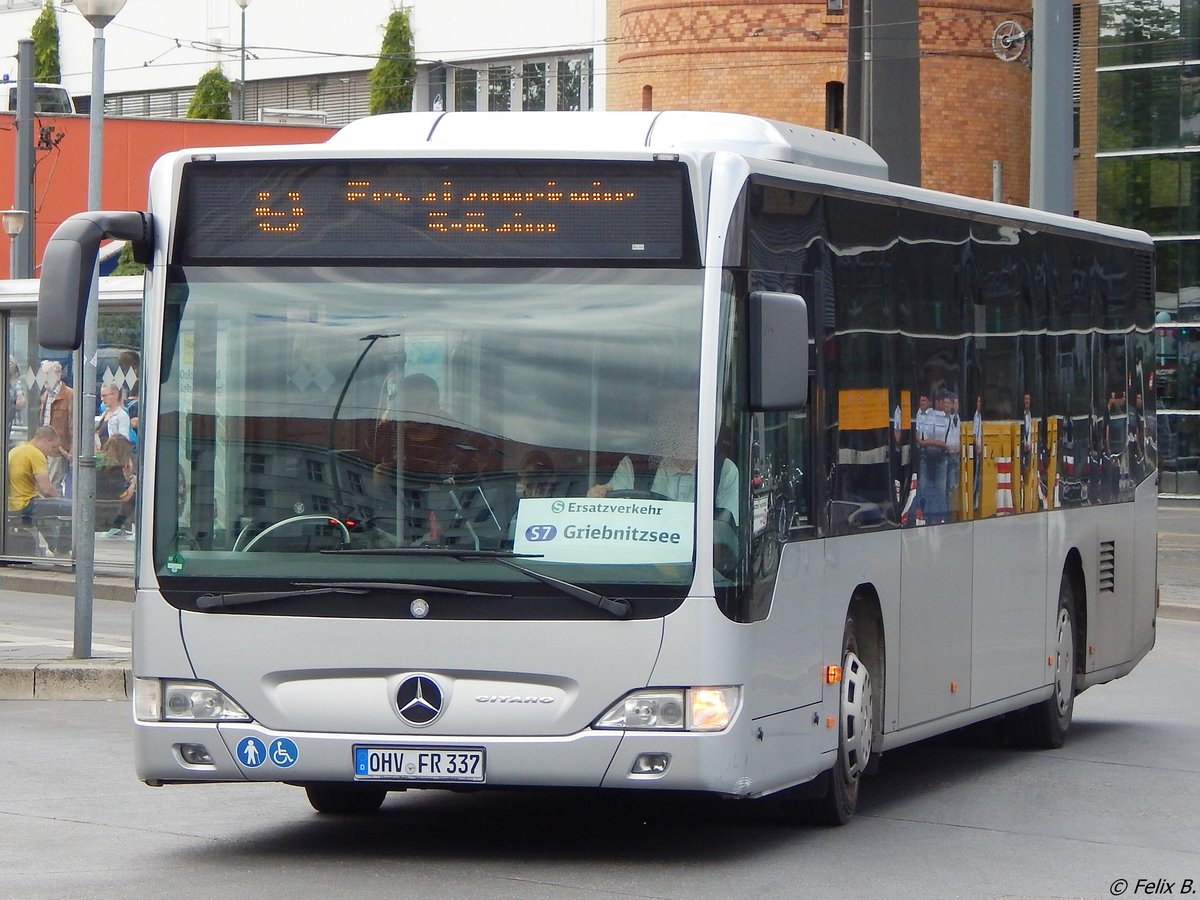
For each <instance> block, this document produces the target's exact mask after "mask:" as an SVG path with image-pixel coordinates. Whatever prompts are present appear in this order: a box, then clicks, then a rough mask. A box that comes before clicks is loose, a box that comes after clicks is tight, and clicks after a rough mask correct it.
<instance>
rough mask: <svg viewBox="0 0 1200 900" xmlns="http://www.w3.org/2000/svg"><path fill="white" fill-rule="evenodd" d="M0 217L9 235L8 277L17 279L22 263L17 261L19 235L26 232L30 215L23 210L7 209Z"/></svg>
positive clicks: (5, 231)
mask: <svg viewBox="0 0 1200 900" xmlns="http://www.w3.org/2000/svg"><path fill="white" fill-rule="evenodd" d="M0 216H2V217H3V218H4V233H5V234H7V235H8V277H9V278H15V277H16V271H17V268H18V263H19V262H20V261H19V260H18V259H17V235H18V234H20V233H21V232H22V231H24V229H25V220H26V219H27V218H28V217H29V213H28V212H26V211H25V210H23V209H6V210H4V212H3V213H0Z"/></svg>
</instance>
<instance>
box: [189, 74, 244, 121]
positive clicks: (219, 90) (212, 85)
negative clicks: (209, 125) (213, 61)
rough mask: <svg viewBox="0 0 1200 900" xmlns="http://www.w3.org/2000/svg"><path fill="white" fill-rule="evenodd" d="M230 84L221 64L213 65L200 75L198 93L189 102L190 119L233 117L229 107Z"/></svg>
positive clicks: (197, 85) (197, 86)
mask: <svg viewBox="0 0 1200 900" xmlns="http://www.w3.org/2000/svg"><path fill="white" fill-rule="evenodd" d="M229 94H230V84H229V79H228V78H226V77H225V73H224V72H222V71H221V67H220V66H213V67H212V68H211V69H209V70H208V71H207V72H205V73H204V74H203V75H201V76H200V81H199V82H198V83H197V84H196V93H194V94H192V102H191V103H189V104H188V109H187V117H188V118H189V119H232V118H233V115H232V113H231V112H230V109H229Z"/></svg>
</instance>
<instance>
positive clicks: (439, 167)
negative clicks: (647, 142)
mask: <svg viewBox="0 0 1200 900" xmlns="http://www.w3.org/2000/svg"><path fill="white" fill-rule="evenodd" d="M693 221H694V220H693V217H692V214H691V202H690V198H689V197H688V192H687V186H686V169H685V168H684V167H683V166H682V165H681V164H679V163H670V162H668V163H660V162H606V161H599V162H580V161H567V162H550V161H533V162H530V161H519V160H510V161H501V162H496V161H494V160H493V161H488V162H481V161H475V160H451V161H446V160H436V161H428V160H422V161H413V160H404V161H380V160H365V161H346V160H332V161H312V162H270V163H259V162H220V161H211V162H210V161H199V162H193V163H190V164H188V165H187V166H186V167H185V169H184V174H183V183H182V186H181V199H180V219H179V225H178V230H177V233H176V243H175V248H174V253H173V257H172V261H173V262H175V263H178V264H182V265H206V264H207V265H215V264H221V263H231V262H232V263H236V262H269V261H272V260H276V261H278V260H281V259H287V260H296V261H301V260H304V261H323V260H329V261H335V260H336V261H346V260H360V261H370V262H388V261H403V260H439V259H456V260H464V261H465V260H471V259H475V260H493V261H494V260H559V261H570V260H577V261H588V262H597V261H603V260H611V261H633V262H637V261H645V262H649V263H653V264H656V265H662V264H664V263H665V264H671V263H675V264H686V263H687V262H688V261H689V260H691V259H693V258H694V255H695V252H694V246H695V239H694V225H693V224H692V223H693Z"/></svg>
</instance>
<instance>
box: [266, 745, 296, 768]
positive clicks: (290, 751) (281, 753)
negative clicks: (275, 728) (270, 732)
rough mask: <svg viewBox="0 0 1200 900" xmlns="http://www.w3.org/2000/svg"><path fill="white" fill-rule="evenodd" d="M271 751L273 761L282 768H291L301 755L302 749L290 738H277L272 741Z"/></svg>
mask: <svg viewBox="0 0 1200 900" xmlns="http://www.w3.org/2000/svg"><path fill="white" fill-rule="evenodd" d="M270 753H271V762H273V763H275V765H277V766H279V768H281V769H289V768H291V767H292V766H293V765H295V764H296V760H297V759H298V758H299V757H300V751H299V750H297V749H296V742H295V741H293V740H290V739H289V738H275V740H273V741H271V750H270Z"/></svg>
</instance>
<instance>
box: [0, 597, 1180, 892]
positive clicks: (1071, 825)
mask: <svg viewBox="0 0 1200 900" xmlns="http://www.w3.org/2000/svg"><path fill="white" fill-rule="evenodd" d="M1159 631H1160V634H1159V640H1158V645H1157V646H1156V648H1155V649H1154V650H1153V651H1152V652H1151V653H1150V655H1149V656H1148V657H1147V658H1146V659H1145V660H1144V661H1143V662H1142V664H1141V665H1140V666H1139V667H1138V668H1137V669H1136V670H1135V671H1134V672H1133V674H1131V675H1130V676H1129V677H1127V678H1125V679H1122V680H1120V681H1117V682H1114V683H1112V684H1109V685H1103V686H1100V687H1097V688H1094V689H1092V690H1090V691H1088V692H1086V693H1085V694H1084V695H1082V696H1081V697H1080V698H1079V700H1078V703H1077V706H1076V720H1075V728H1074V729H1073V732H1072V735H1071V737H1070V739H1069V740H1068V742H1067V745H1066V746H1065V747H1064V748H1063V749H1061V750H1057V751H1022V750H1014V749H1009V748H1003V747H996V746H993V745H990V744H988V743H987V742H986V741H985V742H983V743H980V742H979V739H978V737H976V738H974V739H972V740H967V739H966V738H963V737H961V736H958V737H950V738H943V739H939V740H938V741H933V742H925V743H922V744H918V745H914V746H912V747H906V748H904V749H902V750H898V751H894V752H892V753H889V754H888V755H887V756H886V757H885V758H884V760H883V765H882V767H881V770H880V773H879V774H878V775H877V776H875V777H874V778H872V779H870V780H869V781H868V782H867V784H866V785H865V786H864V793H863V800H862V806H861V811H860V814H859V815H858V816H857V817H856V818H855V819H854V820H853V821H852V822H851V823H850V824H849V825H848V826H847V827H845V828H841V829H830V830H822V829H797V828H793V827H790V826H787V825H785V824H782V823H780V822H779V821H777V820H775V819H773V818H772V817H770V816H769V815H766V814H765V813H763V812H762V811H761V810H759V809H757V808H755V807H754V806H753V805H751V804H746V803H736V802H720V801H715V800H709V799H703V798H699V799H698V798H669V797H663V796H642V795H638V796H630V795H620V794H618V795H598V794H594V793H582V792H578V791H548V792H541V793H539V792H531V791H513V792H505V793H481V794H452V793H447V792H442V791H431V792H409V793H407V794H393V795H391V796H390V797H389V799H388V801H387V803H385V805H384V807H383V810H382V812H381V813H380V814H379V815H378V816H375V817H369V818H349V819H337V818H329V817H324V816H318V815H316V814H315V813H313V812H312V811H311V810H310V809H309V807H308V805H307V803H306V802H305V799H304V795H303V793H302V792H301V791H300V790H299V789H297V788H290V787H287V786H284V785H211V786H187V787H166V788H160V789H152V788H147V787H144V786H142V785H141V784H139V783H138V782H136V781H135V780H134V777H133V774H132V765H131V762H130V757H131V746H130V745H131V738H130V726H129V708H128V705H127V704H125V703H100V702H62V701H30V702H24V701H10V702H6V703H3V704H0V835H2V836H3V838H2V839H0V896H5V897H10V896H11V897H23V898H24V897H28V898H41V897H47V898H50V897H52V898H64V897H88V898H92V897H97V896H100V897H108V896H126V897H149V896H163V895H165V894H169V895H170V896H172V897H176V898H190V897H196V898H205V900H210V898H213V897H221V896H234V895H236V896H254V897H263V898H269V897H279V898H289V900H291V898H302V897H313V896H322V895H324V896H354V897H373V896H388V897H422V898H441V897H446V898H454V900H462V898H472V897H487V898H509V897H511V898H522V900H527V898H562V897H567V898H573V897H579V898H593V897H659V898H688V900H692V898H721V900H730V898H741V897H746V898H756V900H757V898H774V897H780V898H784V897H786V898H795V897H821V898H825V897H844V896H852V897H855V898H873V897H879V898H905V897H914V898H917V897H919V898H930V897H932V898H941V897H966V898H975V897H989V898H993V897H994V898H999V897H1004V898H1010V897H1054V898H1062V897H1108V896H1113V895H1119V894H1117V892H1118V890H1119V889H1120V888H1121V884H1122V880H1124V883H1125V887H1124V893H1125V895H1128V896H1141V895H1144V894H1145V893H1146V891H1145V890H1144V887H1145V885H1144V884H1143V889H1142V890H1138V888H1137V884H1138V879H1147V880H1157V879H1165V883H1173V884H1174V891H1173V894H1174V896H1181V895H1182V887H1183V885H1184V882H1185V881H1186V880H1187V879H1191V880H1192V883H1193V886H1194V889H1195V890H1200V756H1198V755H1197V753H1196V750H1195V748H1196V746H1197V745H1200V692H1197V691H1196V690H1195V685H1196V684H1197V683H1198V682H1200V654H1197V653H1196V652H1195V648H1196V647H1198V646H1200V623H1196V622H1188V621H1179V620H1163V621H1161V622H1160V624H1159ZM1160 883H1161V882H1160ZM1159 893H1160V894H1161V893H1163V892H1162V891H1160V892H1159Z"/></svg>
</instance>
